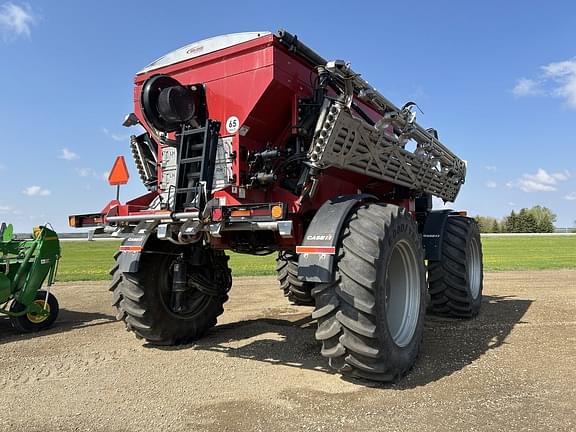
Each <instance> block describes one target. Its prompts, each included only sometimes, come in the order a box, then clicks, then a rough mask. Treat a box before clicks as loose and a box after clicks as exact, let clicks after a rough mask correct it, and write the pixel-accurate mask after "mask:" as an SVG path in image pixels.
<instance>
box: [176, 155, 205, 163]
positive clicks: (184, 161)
mask: <svg viewBox="0 0 576 432" xmlns="http://www.w3.org/2000/svg"><path fill="white" fill-rule="evenodd" d="M203 159H204V156H196V157H191V158H186V159H180V164H187V163H195V162H202V160H203Z"/></svg>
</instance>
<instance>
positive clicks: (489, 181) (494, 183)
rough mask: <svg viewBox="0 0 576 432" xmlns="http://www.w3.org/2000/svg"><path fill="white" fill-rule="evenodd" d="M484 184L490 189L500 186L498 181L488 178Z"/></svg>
mask: <svg viewBox="0 0 576 432" xmlns="http://www.w3.org/2000/svg"><path fill="white" fill-rule="evenodd" d="M484 186H486V187H487V188H489V189H495V188H496V187H498V183H496V182H495V181H492V180H488V181H487V182H484Z"/></svg>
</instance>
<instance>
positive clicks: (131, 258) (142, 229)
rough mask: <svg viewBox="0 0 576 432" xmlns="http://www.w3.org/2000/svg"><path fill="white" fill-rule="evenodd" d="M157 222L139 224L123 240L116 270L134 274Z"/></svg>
mask: <svg viewBox="0 0 576 432" xmlns="http://www.w3.org/2000/svg"><path fill="white" fill-rule="evenodd" d="M156 225H158V223H157V222H140V223H139V224H138V225H136V227H135V228H134V230H133V231H132V233H130V235H129V236H128V237H126V238H125V239H124V241H123V242H122V245H121V246H120V248H119V250H120V252H122V253H121V254H120V255H119V256H118V259H117V262H118V270H119V271H120V272H122V273H136V272H137V271H138V267H139V263H140V257H141V255H142V251H143V250H144V246H145V244H146V242H147V241H148V238H149V237H150V235H152V234H153V233H155V232H156V231H155V229H154V228H155V227H156Z"/></svg>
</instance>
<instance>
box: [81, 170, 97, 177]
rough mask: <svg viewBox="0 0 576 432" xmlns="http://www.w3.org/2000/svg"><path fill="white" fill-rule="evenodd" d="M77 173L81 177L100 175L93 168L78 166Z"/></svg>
mask: <svg viewBox="0 0 576 432" xmlns="http://www.w3.org/2000/svg"><path fill="white" fill-rule="evenodd" d="M76 173H77V174H78V175H79V176H80V177H98V174H96V171H94V170H93V169H92V168H76Z"/></svg>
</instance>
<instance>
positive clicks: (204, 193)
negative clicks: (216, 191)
mask: <svg viewBox="0 0 576 432" xmlns="http://www.w3.org/2000/svg"><path fill="white" fill-rule="evenodd" d="M219 132H220V122H218V121H214V120H209V119H208V120H207V121H206V125H205V126H204V127H201V128H195V129H186V128H183V129H182V132H180V133H178V134H177V135H176V139H177V140H178V171H177V172H178V178H177V182H176V189H175V192H174V194H175V202H174V210H175V211H185V210H192V209H196V210H198V211H202V210H203V209H204V206H205V205H206V203H207V202H208V201H209V200H210V198H211V195H212V180H213V178H214V166H215V161H216V149H217V147H218V135H219Z"/></svg>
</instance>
